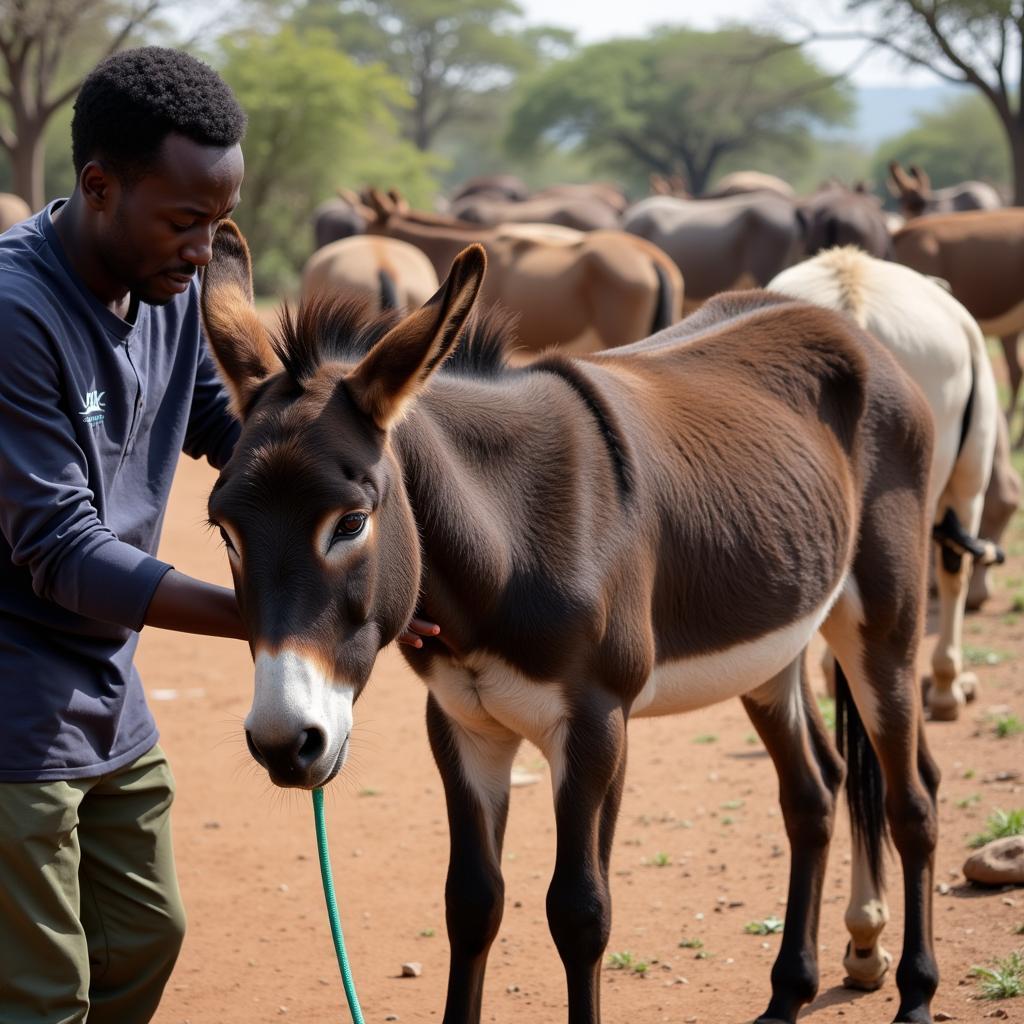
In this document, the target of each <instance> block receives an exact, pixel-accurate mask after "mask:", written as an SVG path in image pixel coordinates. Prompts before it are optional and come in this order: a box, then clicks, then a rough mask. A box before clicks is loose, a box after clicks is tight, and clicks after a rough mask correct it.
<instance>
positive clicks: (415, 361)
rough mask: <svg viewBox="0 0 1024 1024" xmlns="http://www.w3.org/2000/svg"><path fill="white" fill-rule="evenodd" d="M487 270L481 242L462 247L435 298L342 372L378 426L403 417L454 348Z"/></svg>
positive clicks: (388, 424)
mask: <svg viewBox="0 0 1024 1024" xmlns="http://www.w3.org/2000/svg"><path fill="white" fill-rule="evenodd" d="M486 269H487V256H486V254H485V253H484V248H483V246H482V245H471V246H469V248H468V249H463V250H462V252H461V253H459V255H458V256H457V257H456V258H455V262H454V263H452V268H451V270H450V271H449V272H448V276H447V277H446V278H445V280H444V284H442V285H441V287H440V288H439V289H438V291H437V293H436V294H435V295H434V296H433V298H431V299H430V300H429V301H428V302H427V303H426V304H425V305H423V306H421V307H420V308H419V309H418V310H416V312H415V313H411V314H410V315H409V316H407V317H406V318H405V319H404V320H402V322H401V323H399V324H398V325H397V326H395V327H393V328H392V329H391V330H390V331H388V333H387V334H385V335H384V337H383V338H381V339H380V341H378V342H377V344H376V345H374V346H373V348H372V349H370V351H369V352H368V353H367V354H366V355H365V356H364V357H363V359H362V361H361V362H360V363H359V364H358V365H357V366H356V367H355V369H354V370H352V372H351V373H349V374H348V375H347V376H346V378H345V383H346V385H347V386H348V390H349V394H350V395H351V396H352V398H353V400H354V401H355V402H356V404H357V405H358V406H359V408H360V409H362V411H363V412H365V413H366V415H367V416H369V417H370V418H371V419H372V420H373V421H374V423H376V424H377V426H378V427H380V429H381V430H387V429H388V428H389V427H391V426H393V425H394V424H395V423H397V422H398V420H400V419H401V418H402V414H403V412H404V411H405V409H406V408H407V407H408V405H409V404H410V403H411V402H412V401H413V399H415V398H416V396H417V395H418V394H419V393H420V392H421V391H422V390H423V388H424V386H425V385H426V382H427V380H428V379H429V378H430V375H431V374H432V373H433V372H434V371H435V370H436V369H437V368H438V367H439V366H440V365H441V364H442V363H443V362H444V361H445V359H447V357H448V356H449V355H450V354H451V352H452V350H453V349H454V348H455V345H456V344H457V342H458V340H459V334H460V332H461V331H462V328H463V326H464V325H465V323H466V318H467V317H468V316H469V314H470V312H471V310H472V309H473V304H474V303H475V302H476V297H477V294H478V293H479V291H480V285H481V284H482V283H483V279H484V273H485V271H486Z"/></svg>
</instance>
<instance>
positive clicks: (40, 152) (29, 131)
mask: <svg viewBox="0 0 1024 1024" xmlns="http://www.w3.org/2000/svg"><path fill="white" fill-rule="evenodd" d="M15 131H16V133H17V137H18V142H17V144H16V145H15V147H14V149H13V151H12V152H11V154H10V157H11V172H12V174H13V177H14V192H15V194H17V195H19V196H21V198H22V199H24V200H25V202H26V203H28V205H29V206H30V207H31V209H32V210H33V212H34V211H36V210H39V209H41V208H42V206H43V204H44V203H45V202H46V194H45V192H44V185H43V167H44V165H45V157H46V139H45V131H46V125H45V123H43V124H35V123H33V122H27V123H25V122H23V123H21V124H19V125H17V126H16V128H15Z"/></svg>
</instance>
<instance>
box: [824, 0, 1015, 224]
mask: <svg viewBox="0 0 1024 1024" xmlns="http://www.w3.org/2000/svg"><path fill="white" fill-rule="evenodd" d="M847 6H848V8H849V9H850V10H863V11H868V12H870V13H871V14H872V15H873V16H874V18H875V22H876V24H875V27H874V28H873V29H871V30H870V31H862V32H856V33H852V34H854V35H856V36H857V37H859V38H862V39H865V40H866V41H868V42H870V43H871V44H872V45H875V46H881V47H884V48H885V49H888V50H889V51H891V52H892V53H895V54H896V55H898V56H899V57H902V58H903V59H904V60H905V61H906V62H907V63H908V64H910V65H912V66H915V67H924V68H928V69H929V70H930V71H932V72H933V73H934V74H936V75H938V77H939V78H944V79H945V80H946V81H948V82H956V83H958V84H963V85H969V86H971V87H972V88H974V89H976V90H977V91H978V93H979V94H980V95H981V96H982V97H983V98H984V100H985V102H986V103H987V104H988V105H989V107H990V108H991V109H992V110H993V111H994V112H995V115H996V119H997V121H998V123H999V125H1000V126H1001V128H1002V132H1003V136H1004V139H1005V142H1006V147H1007V149H1008V151H1009V158H1010V164H1011V168H1012V176H1011V180H1012V182H1013V190H1014V202H1015V203H1016V204H1017V205H1024V106H1022V99H1024V97H1022V93H1024V89H1022V88H1021V86H1022V84H1024V71H1022V68H1024V65H1022V58H1024V0H849V3H848V5H847ZM850 34H851V33H847V35H850ZM833 35H834V34H833Z"/></svg>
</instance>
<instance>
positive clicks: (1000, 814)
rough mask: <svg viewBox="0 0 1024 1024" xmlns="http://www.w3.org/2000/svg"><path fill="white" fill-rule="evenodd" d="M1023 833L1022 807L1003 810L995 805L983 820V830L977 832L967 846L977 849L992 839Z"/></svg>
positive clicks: (1023, 814)
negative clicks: (985, 819)
mask: <svg viewBox="0 0 1024 1024" xmlns="http://www.w3.org/2000/svg"><path fill="white" fill-rule="evenodd" d="M1022 835H1024V807H1015V808H1014V809H1013V810H1012V811H1004V810H1003V809H1002V808H1001V807H997V808H996V809H995V810H994V811H993V812H992V813H991V814H990V815H989V816H988V821H986V822H985V831H984V832H979V833H978V834H977V835H976V836H975V837H974V838H973V839H972V840H971V841H970V842H969V843H968V846H970V847H972V848H974V849H977V847H979V846H984V845H985V844H986V843H991V842H992V840H993V839H1006V838H1007V837H1008V836H1022Z"/></svg>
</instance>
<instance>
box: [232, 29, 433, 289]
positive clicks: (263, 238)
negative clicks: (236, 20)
mask: <svg viewBox="0 0 1024 1024" xmlns="http://www.w3.org/2000/svg"><path fill="white" fill-rule="evenodd" d="M219 63H220V70H221V73H222V74H223V76H224V78H225V80H226V81H227V82H228V83H229V84H230V85H231V87H232V88H233V89H234V91H235V94H236V95H237V97H238V100H239V102H240V103H241V104H242V107H243V108H244V109H245V111H246V113H247V115H248V118H249V123H248V128H247V130H246V137H245V141H244V143H243V149H244V151H245V162H246V171H245V183H244V184H243V186H242V196H243V202H242V205H241V206H240V207H239V210H238V221H239V223H240V225H241V227H242V229H243V230H244V231H245V233H246V235H247V237H248V239H249V243H250V245H251V247H252V250H253V253H254V260H255V267H254V274H255V277H256V285H257V288H258V290H260V291H262V292H268V291H279V290H281V289H283V288H287V287H289V286H291V285H292V284H293V283H294V281H295V274H296V270H297V269H298V267H300V266H301V264H302V262H303V261H304V260H305V258H306V256H307V255H308V254H309V251H310V248H311V236H310V232H309V230H308V228H305V225H307V224H308V222H309V215H310V213H311V212H312V210H313V207H314V206H315V205H316V204H317V202H319V201H320V200H321V199H323V198H324V197H325V196H327V195H329V194H331V193H332V192H333V191H334V189H335V188H336V187H338V186H339V185H342V184H345V185H355V186H356V187H359V186H361V185H362V184H363V183H364V182H367V181H377V182H386V183H387V185H389V186H390V185H395V186H397V187H399V188H401V189H402V191H403V192H404V193H405V194H406V195H408V196H410V198H411V199H412V200H413V201H414V202H424V201H426V198H427V197H428V196H430V195H432V194H433V192H434V191H435V185H434V181H433V179H432V176H431V174H432V167H433V164H432V161H431V160H430V158H429V157H426V156H425V155H424V154H422V153H420V152H418V151H417V150H415V149H414V148H413V147H412V146H411V145H409V143H408V142H405V141H402V140H400V139H399V138H397V135H398V126H397V124H396V123H395V119H394V116H393V114H392V112H391V111H392V108H393V107H395V106H400V105H401V104H402V103H403V102H407V99H406V97H405V91H404V89H403V86H402V83H401V82H400V81H398V80H397V79H396V78H395V77H394V76H393V75H391V74H389V73H388V72H387V70H386V69H385V68H384V67H382V66H381V65H379V64H378V65H370V66H368V67H360V66H358V65H357V64H356V63H355V62H354V61H352V60H351V59H350V58H349V57H347V56H345V54H343V53H339V52H338V51H337V49H336V48H335V45H334V39H333V37H332V36H331V34H330V33H327V32H323V31H317V30H311V31H308V32H304V33H301V34H300V33H298V32H296V31H295V30H294V29H292V28H288V27H286V28H282V29H280V30H279V31H277V32H276V33H275V34H273V35H269V36H268V35H260V34H256V33H250V34H239V33H235V34H233V35H232V36H230V37H228V38H227V39H225V40H224V41H223V42H222V60H221V61H219ZM298 224H301V225H303V226H304V230H297V229H296V225H298Z"/></svg>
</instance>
